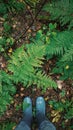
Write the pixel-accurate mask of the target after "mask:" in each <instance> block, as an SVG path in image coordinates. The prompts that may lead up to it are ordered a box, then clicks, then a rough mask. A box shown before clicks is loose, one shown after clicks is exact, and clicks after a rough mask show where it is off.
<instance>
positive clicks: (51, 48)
mask: <svg viewBox="0 0 73 130" xmlns="http://www.w3.org/2000/svg"><path fill="white" fill-rule="evenodd" d="M72 44H73V31H63V32H58V33H57V34H56V36H54V37H51V38H50V44H48V45H47V48H46V51H47V54H48V55H63V54H64V52H65V51H66V50H67V49H68V48H69V47H70V45H72Z"/></svg>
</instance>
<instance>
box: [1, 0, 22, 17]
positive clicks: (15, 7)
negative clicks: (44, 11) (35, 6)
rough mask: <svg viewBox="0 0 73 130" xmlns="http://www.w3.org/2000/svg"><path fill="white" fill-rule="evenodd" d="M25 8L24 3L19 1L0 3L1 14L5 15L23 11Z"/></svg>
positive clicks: (10, 0) (2, 0)
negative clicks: (10, 12)
mask: <svg viewBox="0 0 73 130" xmlns="http://www.w3.org/2000/svg"><path fill="white" fill-rule="evenodd" d="M24 8H25V4H24V2H19V1H17V0H8V1H6V2H5V1H4V0H1V1H0V14H2V15H4V14H6V13H8V12H9V11H12V12H14V11H22V10H23V9H24Z"/></svg>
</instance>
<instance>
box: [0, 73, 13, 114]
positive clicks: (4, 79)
mask: <svg viewBox="0 0 73 130" xmlns="http://www.w3.org/2000/svg"><path fill="white" fill-rule="evenodd" d="M14 93H15V87H14V85H13V84H12V82H11V80H10V76H9V75H8V74H7V73H6V72H5V71H0V116H1V115H2V114H3V113H4V111H6V109H7V106H8V105H9V104H10V102H11V100H12V95H13V94H14Z"/></svg>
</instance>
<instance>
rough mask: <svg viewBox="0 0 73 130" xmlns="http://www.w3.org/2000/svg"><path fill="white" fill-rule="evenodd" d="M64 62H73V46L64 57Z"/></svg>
mask: <svg viewBox="0 0 73 130" xmlns="http://www.w3.org/2000/svg"><path fill="white" fill-rule="evenodd" d="M61 61H62V62H66V61H67V62H68V61H73V44H72V45H71V46H70V47H69V49H68V50H67V51H66V53H65V54H64V55H63V57H62V59H61Z"/></svg>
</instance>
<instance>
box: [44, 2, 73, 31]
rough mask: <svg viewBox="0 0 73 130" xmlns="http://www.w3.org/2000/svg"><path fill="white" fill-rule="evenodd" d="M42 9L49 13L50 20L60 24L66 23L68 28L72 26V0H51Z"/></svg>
mask: <svg viewBox="0 0 73 130" xmlns="http://www.w3.org/2000/svg"><path fill="white" fill-rule="evenodd" d="M43 10H44V11H46V12H49V13H50V19H51V20H57V21H58V22H60V23H61V25H62V26H64V25H68V29H71V28H72V27H73V0H56V1H55V0H52V1H51V2H48V3H47V4H46V5H45V6H44V8H43Z"/></svg>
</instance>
